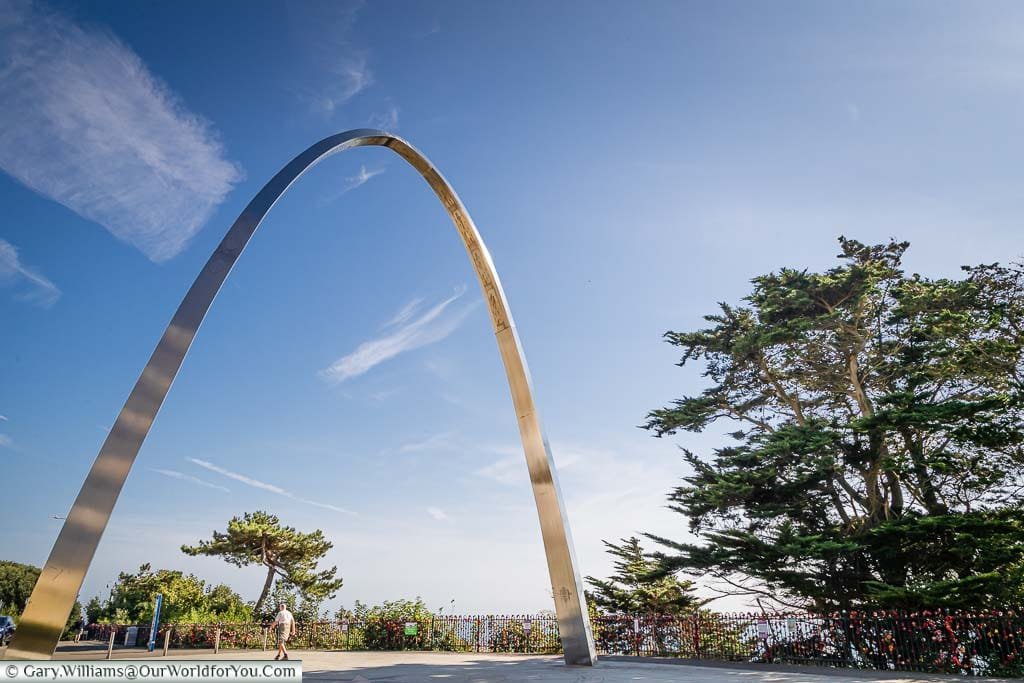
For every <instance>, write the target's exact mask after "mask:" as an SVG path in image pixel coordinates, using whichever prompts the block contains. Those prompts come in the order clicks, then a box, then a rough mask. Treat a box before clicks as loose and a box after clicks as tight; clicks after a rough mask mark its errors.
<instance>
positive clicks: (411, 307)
mask: <svg viewBox="0 0 1024 683" xmlns="http://www.w3.org/2000/svg"><path fill="white" fill-rule="evenodd" d="M422 303H423V299H422V298H421V297H416V298H415V299H413V300H412V301H410V302H409V303H407V304H406V305H404V306H402V307H401V308H400V309H398V312H397V313H395V315H394V316H393V317H392V318H391V320H389V321H387V322H386V323H384V327H385V328H388V327H393V326H394V325H401V324H402V323H404V322H406V321H407V320H409V318H411V317H412V314H413V313H415V312H416V311H417V310H418V309H419V307H420V304H422Z"/></svg>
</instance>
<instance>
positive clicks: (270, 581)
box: [252, 567, 275, 615]
mask: <svg viewBox="0 0 1024 683" xmlns="http://www.w3.org/2000/svg"><path fill="white" fill-rule="evenodd" d="M274 573H275V572H274V568H273V567H267V580H266V581H264V582H263V592H262V593H260V599H259V600H257V601H256V606H255V607H253V608H252V613H253V614H254V615H256V614H259V613H260V608H261V607H263V603H264V602H265V601H266V599H267V594H268V593H269V592H270V586H271V585H272V584H273V583H274Z"/></svg>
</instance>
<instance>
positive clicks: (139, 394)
mask: <svg viewBox="0 0 1024 683" xmlns="http://www.w3.org/2000/svg"><path fill="white" fill-rule="evenodd" d="M364 146H381V147H387V148H389V149H391V150H392V151H394V152H395V153H397V154H398V155H399V156H400V157H402V158H403V159H405V160H406V161H407V162H409V164H411V165H412V166H413V167H414V168H415V169H416V170H417V171H419V173H420V175H422V176H423V177H424V178H425V179H426V181H427V183H429V184H430V187H431V188H433V190H434V193H435V194H436V195H437V196H438V198H439V199H440V200H441V203H442V204H444V207H445V209H446V210H447V211H448V214H449V216H451V219H452V221H453V222H454V223H455V227H456V228H458V231H459V235H460V236H461V237H462V241H463V244H464V245H465V247H466V251H467V252H468V254H469V258H470V260H471V261H472V264H473V268H474V270H475V271H476V274H477V277H478V278H479V280H480V286H481V287H482V288H483V293H484V299H486V301H487V306H488V310H489V312H490V317H491V323H492V324H493V326H494V332H495V335H496V336H497V340H498V350H499V352H500V353H501V359H502V361H503V363H504V365H505V374H506V375H507V377H508V383H509V388H510V389H511V392H512V402H513V404H514V407H515V411H516V417H517V418H518V421H519V433H520V436H521V438H522V441H523V450H524V451H525V453H526V463H527V467H528V468H529V471H530V482H531V484H532V486H533V494H534V499H535V500H536V503H537V514H538V515H539V517H540V526H541V534H542V536H543V539H544V550H545V553H546V555H547V562H548V572H549V574H550V576H551V585H552V589H553V594H554V598H555V611H556V613H557V615H558V625H559V630H560V634H561V639H562V644H563V648H564V650H565V661H566V663H568V664H584V665H590V664H593V663H594V662H595V661H596V659H597V657H596V654H595V650H594V640H593V636H592V634H591V632H590V621H589V619H588V617H587V609H586V602H585V599H584V596H583V586H582V583H581V581H580V574H579V571H578V569H577V566H576V558H575V553H574V550H573V545H572V537H571V535H570V532H569V524H568V520H567V518H566V514H565V508H564V506H563V503H562V496H561V492H560V490H559V487H558V481H557V479H556V477H555V468H554V461H553V459H552V457H551V450H550V448H549V447H548V444H547V440H546V439H545V437H544V433H543V431H542V429H541V425H540V421H539V420H538V417H537V412H536V408H535V406H534V401H533V391H532V388H531V384H530V375H529V370H528V369H527V367H526V359H525V357H524V356H523V349H522V345H521V344H520V341H519V336H518V335H517V334H516V329H515V324H514V323H513V322H512V315H511V313H510V312H509V307H508V302H507V301H506V299H505V294H504V292H503V291H502V289H501V283H500V281H499V280H498V273H497V271H496V270H495V269H494V263H493V262H492V261H491V256H490V254H489V253H488V252H487V248H486V247H485V246H484V243H483V240H481V239H480V234H479V233H478V232H477V229H476V226H475V225H474V224H473V221H472V219H470V217H469V213H468V212H467V211H466V208H465V207H464V206H463V205H462V202H461V201H460V200H459V198H458V195H456V194H455V191H454V190H453V189H452V187H451V185H449V184H448V182H447V181H446V180H445V179H444V177H443V176H442V175H441V174H440V173H439V172H438V171H437V169H435V168H434V166H433V165H432V164H431V163H430V162H429V161H428V160H427V158H426V157H424V156H423V155H422V154H421V153H420V152H419V151H418V150H417V149H416V148H414V147H413V146H412V145H410V144H409V143H408V142H406V141H405V140H403V139H402V138H400V137H398V136H396V135H392V134H391V133H387V132H384V131H380V130H368V129H360V130H351V131H347V132H344V133H339V134H337V135H332V136H331V137H328V138H324V139H323V140H321V141H320V142H318V143H316V144H314V145H313V146H311V147H310V148H309V149H307V150H306V151H304V152H302V153H301V154H299V155H298V156H297V157H295V158H294V159H292V160H291V162H289V163H288V165H287V166H285V167H284V168H283V169H281V170H280V171H279V172H278V173H277V175H275V176H274V177H273V178H272V179H271V180H270V182H268V183H267V184H266V185H264V186H263V189H262V190H260V192H259V194H257V195H256V196H255V197H254V198H253V200H252V201H251V202H249V204H248V206H246V207H245V209H244V210H243V211H242V213H241V215H239V217H238V218H237V219H236V220H235V222H234V224H233V225H232V226H231V228H230V229H229V230H228V232H227V234H226V235H225V236H224V239H223V240H222V241H221V243H220V245H219V246H218V247H217V249H216V250H215V251H214V252H213V255H212V256H211V257H210V259H209V260H208V261H207V262H206V265H205V266H204V267H203V270H202V271H201V272H200V273H199V276H198V277H197V278H196V280H195V282H193V283H192V286H191V287H190V288H189V290H188V293H187V294H186V295H185V298H184V299H183V300H182V302H181V304H180V305H179V306H178V310H177V312H176V313H175V314H174V318H172V320H171V323H170V325H168V327H167V329H166V331H165V332H164V334H163V337H162V338H161V339H160V342H159V343H158V344H157V347H156V350H155V351H154V352H153V355H152V356H151V357H150V359H149V362H148V363H147V364H146V367H145V369H144V370H143V371H142V374H141V376H140V377H139V379H138V381H137V382H136V383H135V387H134V388H133V389H132V392H131V394H130V395H129V396H128V400H127V401H126V402H125V405H124V407H123V408H122V409H121V413H120V414H119V415H118V417H117V421H116V422H115V423H114V426H113V427H112V428H111V430H110V434H109V435H108V436H107V439H106V441H104V442H103V446H102V448H101V449H100V452H99V455H97V456H96V461H95V462H94V463H93V466H92V469H91V470H90V471H89V474H88V476H87V477H86V479H85V482H84V483H83V485H82V489H81V491H80V492H79V494H78V498H77V499H76V500H75V503H74V505H73V507H72V508H71V511H70V512H69V513H68V516H67V519H66V520H65V522H64V526H63V527H62V528H61V531H60V535H59V536H58V537H57V541H56V542H55V543H54V546H53V549H52V550H51V551H50V556H49V558H48V559H47V560H46V565H45V566H44V567H43V571H42V574H41V575H40V577H39V580H38V581H37V582H36V585H35V588H34V589H33V591H32V596H31V597H30V598H29V601H28V604H27V606H26V608H25V613H24V614H23V615H22V618H21V622H20V623H19V625H18V630H17V632H16V634H15V636H14V640H13V641H12V642H11V644H10V646H9V648H8V650H7V653H6V658H7V659H48V658H50V657H51V656H52V655H53V652H54V650H55V649H56V646H57V643H58V641H59V639H60V635H61V631H62V630H63V628H64V623H65V621H66V620H67V616H68V614H69V613H70V612H71V608H72V606H73V604H74V601H75V599H76V598H77V596H78V591H79V590H80V589H81V586H82V581H83V579H84V578H85V573H86V571H87V570H88V568H89V565H90V563H91V562H92V558H93V555H94V554H95V552H96V547H97V546H98V545H99V542H100V538H101V537H102V535H103V531H104V529H106V526H107V522H108V521H109V519H110V515H111V512H112V511H113V509H114V505H115V503H116V502H117V498H118V495H120V493H121V488H122V487H123V486H124V482H125V479H126V478H127V477H128V472H129V471H130V470H131V467H132V464H133V463H134V462H135V458H136V456H137V455H138V452H139V449H140V448H141V447H142V442H143V441H144V440H145V438H146V435H147V434H148V433H149V429H150V427H151V426H152V424H153V420H154V419H155V418H156V414H157V411H159V410H160V406H161V404H162V403H163V401H164V398H165V397H166V396H167V392H168V391H169V390H170V388H171V383H172V382H173V381H174V377H175V376H176V375H177V374H178V370H179V368H180V367H181V364H182V362H183V361H184V359H185V354H186V353H187V352H188V349H189V347H190V346H191V344H192V340H193V339H194V338H195V335H196V332H197V331H198V329H199V325H200V324H201V323H202V321H203V319H204V318H205V316H206V313H207V311H208V310H209V308H210V305H211V304H212V303H213V300H214V298H215V297H216V296H217V292H218V291H220V288H221V285H222V284H223V283H224V280H225V279H226V278H227V276H228V273H229V272H230V271H231V268H232V266H234V264H235V262H236V261H237V260H238V258H239V256H241V254H242V250H243V249H244V248H245V246H246V244H248V243H249V240H250V238H251V237H252V236H253V233H255V232H256V228H257V227H259V224H260V222H262V220H263V218H264V216H266V215H267V212H269V211H270V209H271V208H272V207H273V206H274V204H275V203H276V202H277V200H278V199H279V198H280V197H281V195H282V194H284V193H285V191H286V190H287V189H288V188H289V187H290V186H291V184H292V183H294V182H295V181H296V180H297V179H298V178H299V176H301V175H302V174H303V173H305V172H306V171H307V170H308V169H309V168H311V167H312V166H313V165H315V164H316V163H317V162H319V161H320V160H321V159H324V158H325V157H327V156H329V155H331V154H334V153H337V152H341V151H344V150H346V149H349V148H352V147H364Z"/></svg>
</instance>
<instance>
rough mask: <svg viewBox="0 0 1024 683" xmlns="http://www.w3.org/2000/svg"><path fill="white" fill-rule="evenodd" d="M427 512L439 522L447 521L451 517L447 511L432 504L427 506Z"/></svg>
mask: <svg viewBox="0 0 1024 683" xmlns="http://www.w3.org/2000/svg"><path fill="white" fill-rule="evenodd" d="M427 514H428V515H430V516H431V517H433V518H434V519H436V520H437V521H439V522H447V521H449V520H451V517H449V516H448V513H446V512H445V511H444V510H442V509H441V508H437V507H433V506H431V507H428V508H427Z"/></svg>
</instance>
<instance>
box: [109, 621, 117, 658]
mask: <svg viewBox="0 0 1024 683" xmlns="http://www.w3.org/2000/svg"><path fill="white" fill-rule="evenodd" d="M116 636H117V627H116V626H115V627H114V628H112V629H110V642H108V643H107V659H110V657H111V655H112V654H113V653H114V638H115V637H116Z"/></svg>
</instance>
